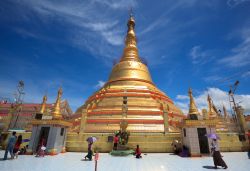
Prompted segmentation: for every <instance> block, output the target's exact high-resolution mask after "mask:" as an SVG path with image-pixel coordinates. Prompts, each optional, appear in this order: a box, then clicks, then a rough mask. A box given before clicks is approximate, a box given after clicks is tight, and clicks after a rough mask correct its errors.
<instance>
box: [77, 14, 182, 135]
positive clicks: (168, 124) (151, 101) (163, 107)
mask: <svg viewBox="0 0 250 171" xmlns="http://www.w3.org/2000/svg"><path fill="white" fill-rule="evenodd" d="M127 26H128V31H127V36H126V39H125V48H124V52H123V55H122V57H121V59H120V61H119V63H117V64H116V65H114V67H113V69H112V72H111V74H110V76H109V79H108V81H107V82H106V84H105V85H104V86H103V87H102V88H101V89H100V90H98V91H97V92H95V93H94V94H93V95H92V96H90V97H89V98H88V99H87V101H86V102H85V104H84V105H82V106H81V107H80V108H78V109H77V111H76V114H79V115H81V116H82V117H81V122H80V128H79V129H80V130H79V131H80V132H86V133H88V132H92V133H93V132H96V133H100V132H104V133H105V132H114V131H117V130H120V129H121V128H122V127H123V125H124V124H125V125H126V129H127V130H128V131H130V132H161V133H166V132H175V131H179V126H180V123H181V121H182V119H183V118H184V117H185V116H184V115H183V113H182V111H181V110H180V109H179V108H178V107H176V106H175V105H174V103H173V101H172V100H171V99H170V98H169V97H168V96H167V95H165V94H164V93H163V92H162V91H160V90H159V89H158V88H157V87H156V86H155V84H154V83H153V81H152V79H151V76H150V73H149V71H148V67H147V66H146V65H145V64H144V63H143V62H142V61H141V59H140V57H139V55H138V48H137V39H136V35H135V31H134V28H135V20H134V18H133V16H132V15H130V18H129V20H128V23H127Z"/></svg>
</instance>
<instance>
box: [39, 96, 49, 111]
mask: <svg viewBox="0 0 250 171" xmlns="http://www.w3.org/2000/svg"><path fill="white" fill-rule="evenodd" d="M46 102H47V96H46V95H45V96H43V102H42V104H41V109H40V111H39V113H42V114H44V112H45V109H46Z"/></svg>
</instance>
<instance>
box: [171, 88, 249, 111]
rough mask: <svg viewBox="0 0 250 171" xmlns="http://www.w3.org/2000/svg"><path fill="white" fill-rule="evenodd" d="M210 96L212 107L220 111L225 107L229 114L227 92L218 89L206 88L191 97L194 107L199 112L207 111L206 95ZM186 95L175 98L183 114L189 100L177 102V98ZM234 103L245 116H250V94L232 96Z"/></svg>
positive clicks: (187, 107)
mask: <svg viewBox="0 0 250 171" xmlns="http://www.w3.org/2000/svg"><path fill="white" fill-rule="evenodd" d="M208 94H209V95H210V96H211V98H212V100H213V103H214V105H215V106H216V107H217V108H218V109H221V110H222V107H223V105H224V106H225V107H226V109H227V110H228V111H229V112H230V110H231V109H230V103H229V97H228V92H226V91H223V90H221V89H219V88H214V87H211V88H208V90H207V91H203V92H201V93H199V94H197V95H193V96H194V99H195V102H196V105H197V107H198V109H199V110H200V111H201V109H207V108H208V104H207V95H208ZM182 96H186V95H177V97H176V99H177V100H176V104H177V106H179V107H180V108H181V109H182V110H183V111H184V112H185V111H188V109H189V106H188V105H189V99H187V100H185V101H183V100H182V101H180V100H178V97H182ZM234 98H235V101H236V103H239V105H241V106H242V107H243V108H244V109H245V114H250V94H235V96H234Z"/></svg>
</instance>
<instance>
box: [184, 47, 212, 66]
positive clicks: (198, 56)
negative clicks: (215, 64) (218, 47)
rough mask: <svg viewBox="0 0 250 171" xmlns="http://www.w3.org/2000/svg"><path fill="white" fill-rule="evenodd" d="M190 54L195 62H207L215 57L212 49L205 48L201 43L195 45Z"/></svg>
mask: <svg viewBox="0 0 250 171" xmlns="http://www.w3.org/2000/svg"><path fill="white" fill-rule="evenodd" d="M189 55H190V56H191V58H192V63H193V64H205V63H207V62H209V61H211V60H212V59H213V58H214V57H213V55H212V54H211V52H210V51H205V50H203V49H202V48H201V46H200V45H198V46H194V47H193V48H192V49H191V50H190V52H189Z"/></svg>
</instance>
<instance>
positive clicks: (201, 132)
mask: <svg viewBox="0 0 250 171" xmlns="http://www.w3.org/2000/svg"><path fill="white" fill-rule="evenodd" d="M197 132H198V138H199V145H200V153H201V154H208V153H209V145H208V140H207V136H206V134H207V130H206V128H197Z"/></svg>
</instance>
